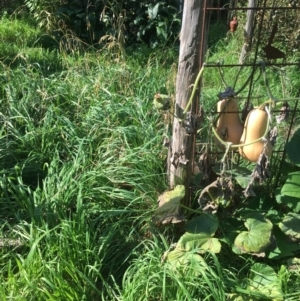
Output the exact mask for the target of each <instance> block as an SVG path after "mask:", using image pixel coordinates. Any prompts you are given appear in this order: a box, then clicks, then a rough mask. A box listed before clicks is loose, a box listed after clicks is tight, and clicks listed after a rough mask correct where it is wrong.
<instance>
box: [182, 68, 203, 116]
mask: <svg viewBox="0 0 300 301" xmlns="http://www.w3.org/2000/svg"><path fill="white" fill-rule="evenodd" d="M204 66H205V64H203V65H202V67H201V69H200V71H199V73H198V75H197V78H196V81H195V83H194V86H193V91H192V94H191V96H190V99H189V102H188V104H187V106H186V108H185V110H184V111H183V115H185V114H186V113H187V111H188V109H189V108H190V106H191V104H192V102H193V99H194V96H195V93H196V90H197V87H198V84H199V81H200V79H201V76H202V74H203V71H204Z"/></svg>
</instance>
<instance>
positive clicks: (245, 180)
mask: <svg viewBox="0 0 300 301" xmlns="http://www.w3.org/2000/svg"><path fill="white" fill-rule="evenodd" d="M231 172H232V174H233V176H234V178H235V180H236V181H237V182H238V184H239V185H240V186H241V187H242V188H244V189H245V188H246V187H247V186H248V185H249V182H250V181H251V175H252V171H251V170H249V169H248V168H246V167H242V166H239V167H236V168H235V169H232V171H231Z"/></svg>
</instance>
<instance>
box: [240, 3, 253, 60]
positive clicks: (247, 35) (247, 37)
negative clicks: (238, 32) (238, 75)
mask: <svg viewBox="0 0 300 301" xmlns="http://www.w3.org/2000/svg"><path fill="white" fill-rule="evenodd" d="M255 6H256V0H249V1H248V7H249V8H252V9H249V10H247V21H246V25H245V28H244V45H243V48H242V51H241V55H240V59H239V63H240V64H243V63H244V62H245V59H246V56H247V54H248V53H249V51H250V49H251V44H252V36H253V24H254V17H255V13H256V11H255V9H253V8H254V7H255Z"/></svg>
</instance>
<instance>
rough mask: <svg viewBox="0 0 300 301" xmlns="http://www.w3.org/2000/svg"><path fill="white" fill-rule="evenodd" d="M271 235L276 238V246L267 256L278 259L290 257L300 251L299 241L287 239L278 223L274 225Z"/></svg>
mask: <svg viewBox="0 0 300 301" xmlns="http://www.w3.org/2000/svg"><path fill="white" fill-rule="evenodd" d="M273 235H274V236H275V238H276V248H275V249H274V250H271V251H270V252H269V253H268V258H274V259H280V258H283V257H291V256H295V254H296V253H297V252H299V251H300V246H299V243H298V242H293V241H289V240H288V239H287V237H286V235H285V234H284V233H283V232H282V231H281V230H280V229H279V227H278V225H275V226H274V228H273Z"/></svg>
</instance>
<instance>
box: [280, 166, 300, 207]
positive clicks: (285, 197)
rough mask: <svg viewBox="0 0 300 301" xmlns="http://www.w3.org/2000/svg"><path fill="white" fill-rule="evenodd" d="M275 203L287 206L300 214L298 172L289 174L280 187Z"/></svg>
mask: <svg viewBox="0 0 300 301" xmlns="http://www.w3.org/2000/svg"><path fill="white" fill-rule="evenodd" d="M276 201H277V202H278V203H282V204H285V205H287V206H288V207H289V208H291V209H292V210H293V211H295V212H300V172H299V171H297V172H291V173H289V174H288V176H287V180H286V182H285V184H284V185H283V186H282V188H281V191H280V194H278V195H277V196H276Z"/></svg>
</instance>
